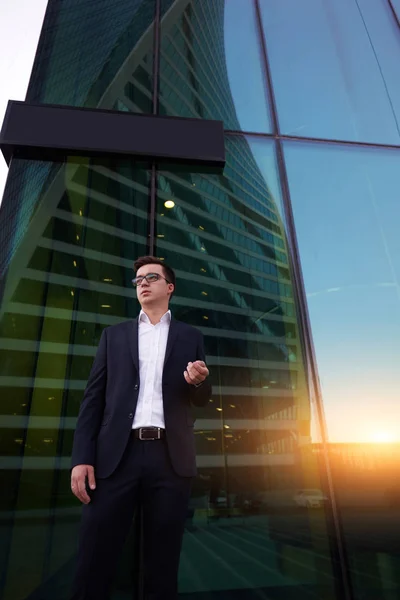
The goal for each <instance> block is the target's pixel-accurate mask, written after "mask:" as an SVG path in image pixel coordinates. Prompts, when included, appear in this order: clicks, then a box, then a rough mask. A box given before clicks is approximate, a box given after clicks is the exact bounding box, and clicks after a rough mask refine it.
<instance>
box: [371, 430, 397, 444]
mask: <svg viewBox="0 0 400 600" xmlns="http://www.w3.org/2000/svg"><path fill="white" fill-rule="evenodd" d="M372 441H373V442H376V443H379V444H391V443H393V442H395V441H396V436H395V435H394V434H393V433H391V432H390V431H377V432H376V433H374V434H373V435H372Z"/></svg>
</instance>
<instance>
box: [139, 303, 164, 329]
mask: <svg viewBox="0 0 400 600" xmlns="http://www.w3.org/2000/svg"><path fill="white" fill-rule="evenodd" d="M142 310H143V312H144V313H146V315H147V316H148V317H149V319H150V323H151V324H152V325H157V323H159V322H160V321H161V317H162V316H164V315H165V313H166V312H168V306H166V307H165V306H163V307H162V308H142Z"/></svg>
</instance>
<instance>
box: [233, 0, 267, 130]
mask: <svg viewBox="0 0 400 600" xmlns="http://www.w3.org/2000/svg"><path fill="white" fill-rule="evenodd" d="M243 8H244V3H243V0H229V1H226V2H225V14H224V43H225V56H226V66H227V70H228V79H229V85H230V90H231V94H232V98H233V102H234V105H235V109H236V113H237V117H238V119H239V123H240V128H241V129H242V130H243V131H254V132H260V133H268V132H270V131H271V119H270V115H269V111H268V99H267V93H266V92H267V88H266V84H265V81H264V74H263V70H262V67H261V57H260V46H259V42H258V31H257V25H256V19H255V14H254V7H253V3H252V2H248V3H246V8H247V10H243Z"/></svg>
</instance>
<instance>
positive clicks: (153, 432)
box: [132, 427, 165, 441]
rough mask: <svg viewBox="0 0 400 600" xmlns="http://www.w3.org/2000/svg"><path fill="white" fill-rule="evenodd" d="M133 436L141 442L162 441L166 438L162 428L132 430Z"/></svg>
mask: <svg viewBox="0 0 400 600" xmlns="http://www.w3.org/2000/svg"><path fill="white" fill-rule="evenodd" d="M132 434H133V436H134V437H135V438H137V439H139V440H142V441H144V440H161V439H163V437H164V436H165V429H161V428H160V427H139V429H132Z"/></svg>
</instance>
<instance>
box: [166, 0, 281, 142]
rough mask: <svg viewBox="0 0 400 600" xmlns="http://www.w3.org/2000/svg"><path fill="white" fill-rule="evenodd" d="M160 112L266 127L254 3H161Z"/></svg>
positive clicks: (211, 0) (193, 0)
mask: <svg viewBox="0 0 400 600" xmlns="http://www.w3.org/2000/svg"><path fill="white" fill-rule="evenodd" d="M160 61H161V62H160V113H161V114H164V115H177V116H181V117H196V118H203V119H220V120H222V121H223V122H224V125H225V128H226V129H231V130H243V131H254V132H268V131H271V123H270V118H269V111H268V100H267V88H266V82H265V78H264V71H263V67H262V62H261V48H260V43H259V36H258V28H257V24H256V18H255V10H254V3H253V2H243V0H191V1H190V2H187V1H186V0H185V1H178V2H173V1H172V0H163V1H162V20H161V56H160Z"/></svg>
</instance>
